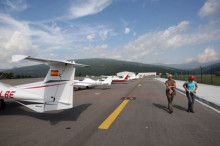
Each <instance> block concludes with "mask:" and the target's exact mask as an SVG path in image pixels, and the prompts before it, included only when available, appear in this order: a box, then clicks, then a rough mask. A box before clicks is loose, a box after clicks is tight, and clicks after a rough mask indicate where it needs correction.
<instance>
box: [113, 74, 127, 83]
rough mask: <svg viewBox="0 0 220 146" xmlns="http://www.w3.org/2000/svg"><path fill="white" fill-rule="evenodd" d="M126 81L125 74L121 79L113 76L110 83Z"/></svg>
mask: <svg viewBox="0 0 220 146" xmlns="http://www.w3.org/2000/svg"><path fill="white" fill-rule="evenodd" d="M127 80H128V74H125V75H124V76H123V77H122V76H113V77H112V82H124V81H127Z"/></svg>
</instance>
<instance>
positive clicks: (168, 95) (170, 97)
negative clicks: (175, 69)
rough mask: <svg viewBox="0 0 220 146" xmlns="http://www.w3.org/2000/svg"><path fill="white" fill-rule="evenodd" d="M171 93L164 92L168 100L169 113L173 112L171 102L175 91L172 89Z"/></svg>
mask: <svg viewBox="0 0 220 146" xmlns="http://www.w3.org/2000/svg"><path fill="white" fill-rule="evenodd" d="M173 91H174V92H173V93H172V94H170V93H169V90H166V95H167V100H168V109H169V111H173V105H172V102H173V98H174V95H175V94H176V91H175V90H174V89H173Z"/></svg>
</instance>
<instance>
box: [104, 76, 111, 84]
mask: <svg viewBox="0 0 220 146" xmlns="http://www.w3.org/2000/svg"><path fill="white" fill-rule="evenodd" d="M102 84H108V85H111V84H112V77H111V76H108V77H107V78H106V79H105V80H104V81H103V82H102Z"/></svg>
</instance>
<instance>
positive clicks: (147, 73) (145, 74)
mask: <svg viewBox="0 0 220 146" xmlns="http://www.w3.org/2000/svg"><path fill="white" fill-rule="evenodd" d="M156 75H157V72H143V73H138V76H139V77H144V76H156Z"/></svg>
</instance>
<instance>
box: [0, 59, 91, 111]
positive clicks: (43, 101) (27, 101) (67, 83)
mask: <svg viewBox="0 0 220 146" xmlns="http://www.w3.org/2000/svg"><path fill="white" fill-rule="evenodd" d="M23 59H25V60H30V61H36V62H40V63H46V64H48V65H49V66H50V69H49V71H48V73H47V76H46V78H45V79H44V81H41V82H35V83H30V84H24V85H19V86H14V87H12V86H9V85H6V84H3V83H0V108H4V107H5V102H4V100H8V99H10V100H14V101H16V102H17V103H19V104H21V105H24V106H26V107H27V108H30V109H32V110H34V111H36V112H41V113H42V112H46V111H53V110H61V109H69V108H72V107H73V86H74V76H75V67H88V66H87V65H83V64H77V63H75V62H74V61H57V60H49V59H41V58H33V57H30V56H24V55H14V56H12V61H20V60H23Z"/></svg>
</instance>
